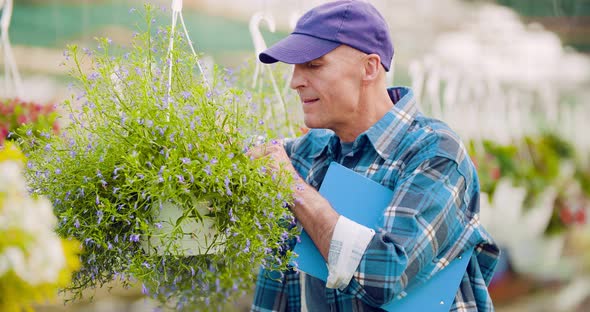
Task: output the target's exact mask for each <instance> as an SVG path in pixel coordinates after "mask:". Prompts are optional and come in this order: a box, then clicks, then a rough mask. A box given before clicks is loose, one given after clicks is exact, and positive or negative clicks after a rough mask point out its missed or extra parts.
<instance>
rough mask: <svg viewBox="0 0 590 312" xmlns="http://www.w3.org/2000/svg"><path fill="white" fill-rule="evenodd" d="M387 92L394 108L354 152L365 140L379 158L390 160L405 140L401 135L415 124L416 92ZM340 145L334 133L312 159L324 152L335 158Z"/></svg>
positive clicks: (365, 134) (360, 140)
mask: <svg viewBox="0 0 590 312" xmlns="http://www.w3.org/2000/svg"><path fill="white" fill-rule="evenodd" d="M387 92H388V93H389V98H391V101H392V102H393V103H394V106H393V107H392V108H391V109H390V110H389V111H388V112H387V113H386V114H385V115H384V116H383V117H382V118H381V119H380V120H379V121H377V123H375V124H374V125H373V126H371V127H370V128H369V129H367V131H365V132H363V133H362V134H361V135H359V136H358V137H357V138H356V140H355V142H354V145H353V150H357V149H358V147H359V146H362V145H363V142H364V140H365V139H368V140H369V141H370V142H371V144H372V145H373V147H374V148H375V150H376V151H377V153H378V154H379V156H381V157H382V158H383V159H388V158H389V156H390V155H391V154H392V153H393V151H394V150H395V149H396V148H397V146H398V145H399V143H400V141H401V139H402V138H403V136H402V135H400V134H402V133H405V132H406V131H407V130H408V128H409V127H410V125H411V124H412V122H414V119H415V117H416V114H417V113H418V105H417V103H416V99H415V97H414V92H412V90H411V89H410V88H408V87H393V88H389V89H387ZM327 131H331V130H327ZM339 144H340V139H339V138H338V137H337V136H336V135H335V134H334V133H333V132H332V136H331V137H330V139H329V141H328V144H326V146H324V148H322V149H320V150H318V151H317V153H316V154H315V155H312V157H317V156H319V155H320V154H323V153H324V152H327V153H328V156H329V157H333V155H334V154H335V153H336V152H337V148H339Z"/></svg>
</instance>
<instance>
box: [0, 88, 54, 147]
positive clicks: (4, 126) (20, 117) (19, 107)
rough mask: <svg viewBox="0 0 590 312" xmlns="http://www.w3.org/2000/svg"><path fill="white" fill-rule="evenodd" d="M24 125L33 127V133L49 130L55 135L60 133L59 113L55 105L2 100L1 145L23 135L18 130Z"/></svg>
mask: <svg viewBox="0 0 590 312" xmlns="http://www.w3.org/2000/svg"><path fill="white" fill-rule="evenodd" d="M24 125H32V128H33V131H32V133H38V132H39V131H43V130H47V129H51V130H52V131H54V132H55V133H57V132H58V131H59V124H58V123H57V113H56V112H55V109H54V108H53V105H43V104H39V103H36V102H32V101H23V100H21V99H18V98H14V99H6V100H0V144H2V143H3V142H4V141H5V140H6V139H15V138H16V137H18V136H19V135H21V134H20V133H19V131H18V129H19V128H20V127H22V126H24ZM8 135H10V138H9V137H8Z"/></svg>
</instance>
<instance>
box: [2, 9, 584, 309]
mask: <svg viewBox="0 0 590 312" xmlns="http://www.w3.org/2000/svg"><path fill="white" fill-rule="evenodd" d="M172 2H173V1H167V0H159V1H151V3H154V4H155V5H156V6H157V7H158V8H159V10H160V11H161V12H162V13H163V14H162V17H161V19H160V20H158V22H161V23H163V24H164V25H166V24H167V25H169V24H170V23H171V21H172V10H171V4H172ZM181 2H182V3H183V7H182V14H183V17H184V22H185V23H186V28H187V31H188V33H189V34H190V36H191V39H192V41H193V43H194V47H195V49H196V50H197V52H198V53H202V55H203V60H204V61H205V63H206V64H207V66H208V67H212V65H213V64H219V65H221V66H223V67H225V68H228V69H234V68H239V67H241V66H248V64H254V65H253V66H256V74H255V76H253V77H251V78H250V77H248V79H252V83H253V85H255V84H256V83H257V82H259V83H266V84H271V82H272V83H273V84H274V83H276V81H278V82H279V83H283V81H282V80H281V79H280V78H281V77H278V76H277V77H275V76H273V74H272V71H269V70H267V69H265V67H258V66H259V65H257V64H256V63H255V59H256V51H259V50H260V49H261V48H262V47H264V46H269V45H270V44H272V43H273V42H276V41H277V40H279V39H280V38H282V37H283V36H285V35H286V34H288V33H289V31H290V30H291V29H292V27H293V24H294V21H296V19H297V18H298V17H299V16H300V15H301V14H302V13H303V12H305V11H306V10H307V9H309V8H311V7H312V6H314V5H316V4H319V3H322V2H325V1H318V0H287V1H278V0H184V1H181ZM369 2H371V3H373V4H374V5H375V6H376V7H378V8H379V9H380V11H381V12H382V13H383V15H384V16H385V18H386V20H387V21H388V23H389V25H390V28H391V34H392V37H393V40H394V45H395V58H394V62H395V71H394V74H393V76H392V77H389V78H390V81H391V83H392V84H395V85H407V86H411V87H412V88H413V89H414V91H415V93H416V94H417V95H418V97H419V102H420V105H421V108H422V110H423V111H425V112H427V113H428V114H429V115H432V116H434V117H436V118H439V119H441V120H443V121H445V122H447V123H449V124H450V125H451V127H452V128H453V129H455V130H456V131H457V132H458V133H459V134H460V135H461V136H462V137H463V139H464V140H465V141H466V142H469V148H470V152H471V153H472V155H471V156H472V158H473V159H474V160H475V162H476V163H477V166H478V170H479V174H480V180H481V185H482V192H483V193H482V200H481V202H482V208H481V209H482V212H481V221H482V223H483V224H484V225H485V226H486V228H487V229H488V230H489V231H490V233H491V234H492V236H493V237H494V238H495V239H496V241H497V243H498V244H499V245H500V246H501V248H502V250H503V251H504V253H503V255H504V257H503V258H502V263H501V265H500V266H499V268H498V272H497V273H496V276H495V277H494V279H493V281H492V284H491V285H490V292H491V294H492V299H493V300H494V303H495V306H496V310H497V311H500V312H512V311H587V310H588V309H589V307H590V225H589V222H588V221H587V213H588V212H590V211H589V210H590V136H588V135H587V134H588V132H589V131H590V127H589V126H588V121H587V119H588V117H590V100H589V99H590V1H586V0H497V1H492V0H487V1H486V0H371V1H369ZM8 3H11V4H12V7H9V6H7V4H8ZM143 3H144V1H122V0H102V1H99V0H96V1H93V0H16V1H7V0H5V1H0V4H3V5H4V6H3V7H2V14H3V15H2V18H3V22H7V21H8V22H9V23H8V24H6V23H3V24H2V27H3V28H2V29H1V30H2V32H3V42H2V48H1V49H0V54H1V57H0V61H1V62H3V69H2V70H1V71H0V80H1V81H0V98H2V99H5V101H8V99H13V98H19V99H22V100H24V101H29V102H34V103H38V104H40V105H46V106H53V105H55V104H58V103H60V102H63V101H64V100H66V99H67V98H68V97H69V96H70V89H69V85H70V83H71V78H70V77H69V76H68V70H69V68H68V67H67V66H64V65H63V62H64V59H65V58H66V57H67V53H65V52H64V51H65V50H66V47H67V45H69V44H78V45H80V46H81V47H91V48H94V47H96V46H97V44H98V43H97V42H96V40H95V38H96V37H108V38H109V40H111V41H112V43H113V46H116V47H119V48H121V49H124V48H125V47H126V46H128V45H129V44H130V42H131V39H132V37H133V36H134V33H135V31H136V27H137V25H138V24H140V23H141V22H142V21H141V17H140V15H138V14H137V13H136V11H137V10H138V9H141V7H142V6H143ZM10 17H11V18H10ZM179 27H180V26H179ZM179 29H180V28H179ZM179 31H180V30H179ZM283 78H284V77H283ZM283 80H284V79H283ZM279 87H280V88H276V89H275V90H276V91H277V92H283V93H284V94H289V91H288V90H286V89H287V88H283V85H280V86H279ZM278 89H280V90H278ZM283 89H284V90H283ZM284 98H285V99H289V98H290V97H289V96H287V95H285V96H284ZM271 105H274V104H271ZM277 105H278V104H277ZM287 105H291V106H290V108H291V109H293V110H292V111H291V113H292V114H291V117H290V118H291V119H292V120H293V122H294V123H295V125H296V127H301V126H303V125H302V120H301V119H300V118H298V117H299V115H298V110H297V103H287ZM0 121H2V119H1V117H0ZM64 122H65V121H64ZM2 126H3V124H1V123H0V129H1V128H2ZM0 135H8V132H7V133H3V132H0ZM531 198H533V199H531ZM110 286H111V287H112V289H110V288H111V287H104V288H102V289H99V290H97V291H96V293H95V294H94V300H92V301H90V300H88V298H85V299H84V300H82V301H79V302H74V303H68V304H67V305H64V304H63V303H62V302H58V303H45V304H43V303H41V304H39V305H37V306H36V309H37V310H38V311H48V312H49V311H52V312H53V311H146V310H151V309H153V308H155V307H156V304H155V303H154V302H152V301H150V300H149V299H146V298H145V297H144V295H143V294H142V289H141V286H140V285H134V286H133V287H131V288H125V287H122V286H121V285H118V284H117V283H113V285H110ZM90 296H92V293H91V292H89V293H88V296H86V297H90ZM250 300H251V293H249V294H247V295H245V296H244V297H243V298H242V299H241V300H240V301H239V302H237V303H227V306H226V307H224V308H223V310H227V311H247V310H248V308H249V303H250Z"/></svg>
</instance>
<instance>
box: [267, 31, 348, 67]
mask: <svg viewBox="0 0 590 312" xmlns="http://www.w3.org/2000/svg"><path fill="white" fill-rule="evenodd" d="M340 45H341V43H339V42H334V41H330V40H325V39H320V38H316V37H312V36H308V35H304V34H297V33H293V34H290V35H289V36H287V37H286V38H284V39H282V40H281V41H279V42H277V43H276V44H275V45H273V46H272V47H270V48H268V49H266V50H265V51H262V53H260V54H259V55H258V59H259V60H260V61H261V62H262V63H266V64H272V63H276V62H283V63H287V64H302V63H306V62H309V61H312V60H315V59H317V58H320V57H322V56H324V55H325V54H326V53H328V52H330V51H332V50H334V49H336V48H337V47H338V46H340Z"/></svg>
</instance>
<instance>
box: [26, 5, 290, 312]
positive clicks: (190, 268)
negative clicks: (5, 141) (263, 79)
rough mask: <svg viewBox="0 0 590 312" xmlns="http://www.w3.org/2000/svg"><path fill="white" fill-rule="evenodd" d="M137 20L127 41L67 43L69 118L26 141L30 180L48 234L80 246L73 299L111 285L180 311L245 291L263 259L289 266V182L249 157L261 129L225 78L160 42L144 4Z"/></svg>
mask: <svg viewBox="0 0 590 312" xmlns="http://www.w3.org/2000/svg"><path fill="white" fill-rule="evenodd" d="M133 14H144V13H143V12H140V11H136V12H134V13H133ZM142 17H143V18H144V19H145V20H146V21H147V23H146V26H145V28H144V31H143V32H142V33H139V34H136V35H135V36H134V40H133V43H132V45H131V46H130V47H128V48H123V49H120V48H117V49H116V47H113V46H111V42H110V40H108V39H99V40H98V43H99V45H98V49H97V50H95V51H92V50H89V49H80V48H78V47H76V46H71V47H70V48H69V52H68V54H67V55H68V59H67V61H68V62H69V64H72V65H73V66H72V68H73V71H72V76H73V77H74V78H75V85H74V90H77V91H75V92H77V93H75V94H73V95H72V97H71V99H70V100H69V101H66V103H65V111H67V112H69V116H66V118H67V117H69V118H70V122H69V123H68V126H66V127H65V128H64V129H63V132H62V133H61V134H60V135H54V134H51V133H44V134H43V135H42V136H41V137H40V140H41V141H40V142H39V140H37V141H36V143H35V144H32V142H31V140H27V138H28V137H27V136H25V140H24V142H23V146H24V147H26V148H27V149H28V151H27V152H28V153H29V155H30V158H31V165H30V166H29V178H30V180H31V182H32V186H33V188H34V190H35V192H36V193H39V194H43V195H46V196H47V197H49V198H50V199H51V200H52V201H53V204H54V207H55V211H56V213H57V215H58V218H59V223H58V226H57V232H58V233H59V234H60V235H62V236H64V237H75V238H77V239H78V240H79V241H82V242H83V244H84V252H83V253H82V256H81V261H82V268H81V270H80V271H79V272H78V273H77V274H76V275H75V276H74V279H73V283H72V285H70V286H69V287H68V289H67V290H69V291H70V293H71V294H73V298H74V299H75V298H78V297H80V296H81V294H82V291H83V290H84V289H87V288H93V287H98V286H101V285H103V284H105V283H109V282H111V281H113V280H115V279H119V280H121V281H122V282H123V284H124V285H129V284H132V283H135V282H136V281H138V282H139V283H141V284H142V287H143V291H144V292H145V293H146V294H147V295H149V296H151V297H153V298H155V299H157V300H160V302H161V303H162V304H167V305H172V306H174V307H175V308H177V309H182V308H189V309H191V308H192V309H193V310H194V309H195V307H198V308H199V309H200V310H202V309H205V308H206V307H209V306H212V307H216V306H219V305H220V304H222V303H226V302H231V300H232V298H236V297H237V296H239V295H241V294H242V293H243V292H244V291H246V290H250V289H251V287H252V286H253V284H254V282H255V279H256V278H255V276H256V273H257V271H258V268H259V267H260V265H266V266H273V267H276V268H277V269H279V270H282V269H285V268H286V266H287V263H288V260H289V259H290V256H291V254H290V253H289V252H286V251H283V250H282V249H281V248H282V246H284V245H285V241H286V240H289V239H291V238H292V237H293V236H294V235H293V234H294V231H295V228H294V227H293V224H294V218H293V217H292V215H291V214H290V212H289V210H288V209H287V208H286V205H287V203H288V202H290V201H291V200H292V195H291V194H292V193H291V187H290V185H291V183H292V177H291V176H290V175H287V174H284V173H283V172H282V171H277V172H273V173H272V174H269V172H267V169H266V168H267V161H268V160H264V159H259V160H252V159H250V158H249V157H248V156H246V155H245V151H246V150H247V149H248V148H249V146H250V145H251V144H252V139H251V138H256V137H259V136H260V135H264V132H263V131H261V129H259V128H257V127H259V123H258V120H259V114H258V113H257V112H256V111H253V110H251V107H252V105H251V103H250V100H249V99H248V96H247V95H246V92H244V91H243V90H241V89H237V88H232V87H231V84H230V81H231V79H232V77H230V76H229V75H228V73H227V72H226V71H224V70H222V69H220V68H217V67H215V68H213V69H211V70H210V74H208V75H207V76H206V77H205V78H204V76H203V73H202V70H201V68H200V67H201V64H200V63H199V58H198V57H195V55H193V54H192V53H191V52H190V50H189V49H188V47H189V44H188V43H187V40H185V39H184V38H182V37H181V36H174V37H173V39H174V42H175V43H176V45H175V49H174V50H171V49H167V47H168V45H169V43H170V33H171V31H170V30H171V29H170V28H157V29H156V25H157V23H158V20H157V19H155V18H154V11H153V9H152V8H151V7H150V6H149V5H148V6H146V10H145V16H142ZM113 50H118V51H120V50H122V51H121V52H120V53H115V52H112V51H113ZM83 63H84V64H89V68H90V70H89V71H84V70H82V68H83V66H82V65H81V64H83ZM172 65H173V66H172ZM171 66H172V70H170V68H171ZM275 251H278V252H275Z"/></svg>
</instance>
